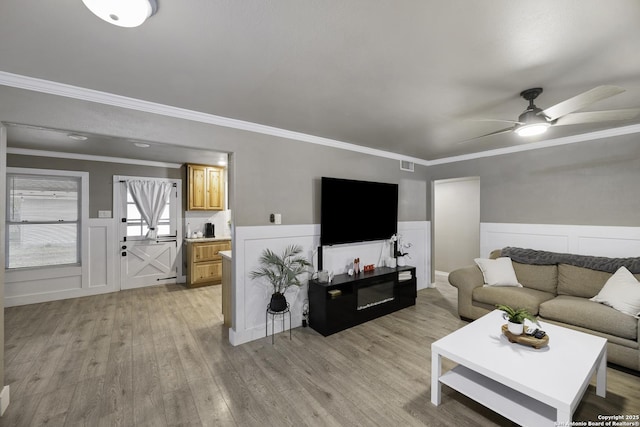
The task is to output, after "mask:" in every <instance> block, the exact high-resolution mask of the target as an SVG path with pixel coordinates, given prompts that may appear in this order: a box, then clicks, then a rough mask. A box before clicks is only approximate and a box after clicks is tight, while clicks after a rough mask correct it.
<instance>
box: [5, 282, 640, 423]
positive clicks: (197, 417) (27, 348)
mask: <svg viewBox="0 0 640 427" xmlns="http://www.w3.org/2000/svg"><path fill="white" fill-rule="evenodd" d="M456 297H457V294H456V290H455V288H453V287H451V286H450V285H448V284H446V283H439V284H438V286H437V288H435V289H425V290H422V291H420V292H419V293H418V302H417V305H416V306H415V307H410V308H407V309H405V310H402V311H400V312H396V313H393V314H391V315H388V316H385V317H383V318H380V319H376V320H374V321H371V322H368V323H366V324H363V325H360V326H357V327H355V328H352V329H349V330H347V331H344V332H341V333H338V334H335V335H332V336H330V337H327V338H323V337H322V336H321V335H319V334H318V333H316V332H314V331H313V330H312V329H310V328H297V329H295V330H294V331H293V339H292V340H289V334H288V333H286V334H279V335H277V336H276V342H275V345H272V344H271V339H270V338H269V339H260V340H258V341H254V342H251V343H248V344H245V345H242V346H238V347H232V346H231V345H229V344H228V341H227V336H226V333H225V330H224V328H223V326H222V318H221V315H220V308H219V307H220V286H213V287H206V288H199V289H189V290H188V289H185V288H183V287H181V286H155V287H149V288H144V289H139V290H131V291H123V292H117V293H112V294H108V295H101V296H95V297H87V298H79V299H73V300H66V301H57V302H50V303H45V304H36V305H29V306H23V307H15V308H8V309H6V310H5V327H6V342H5V373H6V383H8V384H10V386H11V405H10V406H9V408H8V409H7V412H6V413H5V415H4V417H2V419H0V425H2V426H42V425H52V426H80V425H86V426H92V427H93V426H117V425H123V426H143V425H144V426H164V425H207V426H282V425H284V426H287V425H291V426H294V425H295V426H304V425H312V426H357V425H361V426H421V425H426V426H452V425H456V426H491V425H511V423H510V422H509V421H508V420H506V419H504V418H502V417H501V416H499V415H497V414H495V413H493V412H491V411H489V410H487V409H485V408H483V407H482V406H480V405H478V404H476V403H475V402H473V401H471V400H469V399H467V398H465V397H464V396H461V395H460V394H458V393H456V392H454V391H453V390H450V389H448V388H447V387H443V391H444V396H443V402H442V405H441V406H439V407H434V406H432V405H431V403H430V364H431V359H430V350H429V348H430V344H431V343H432V342H433V341H435V340H436V339H438V338H440V337H442V336H444V335H446V334H447V333H449V332H451V331H453V330H455V329H456V328H458V327H460V326H462V325H463V324H464V322H462V321H461V320H459V319H458V318H457V316H456V308H455V307H456ZM449 367H451V364H449V365H447V364H445V369H448V368H449ZM532 374H533V375H535V372H534V373H532ZM608 375H609V377H608V380H609V381H608V394H607V398H606V399H602V398H599V397H597V396H596V395H595V390H594V387H593V384H592V385H591V386H589V388H588V390H587V392H586V395H585V398H584V399H583V401H582V403H581V404H580V406H579V407H578V409H577V411H576V414H575V420H584V421H589V420H597V417H598V415H600V414H602V415H634V414H640V378H639V377H637V376H634V375H631V374H629V373H625V372H623V371H621V370H617V369H612V368H608Z"/></svg>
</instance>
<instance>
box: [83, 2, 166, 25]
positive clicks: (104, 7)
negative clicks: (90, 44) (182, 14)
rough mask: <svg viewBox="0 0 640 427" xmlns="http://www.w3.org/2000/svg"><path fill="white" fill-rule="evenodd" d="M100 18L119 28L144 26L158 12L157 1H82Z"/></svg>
mask: <svg viewBox="0 0 640 427" xmlns="http://www.w3.org/2000/svg"><path fill="white" fill-rule="evenodd" d="M82 2H83V3H84V5H85V6H86V7H87V8H88V9H89V10H90V11H91V12H93V14H94V15H96V16H97V17H98V18H100V19H102V20H104V21H106V22H108V23H110V24H113V25H117V26H119V27H127V28H133V27H138V26H140V25H142V24H143V23H144V22H145V21H146V20H147V18H149V17H150V16H152V15H153V14H154V13H156V11H157V10H158V3H157V2H156V0H82Z"/></svg>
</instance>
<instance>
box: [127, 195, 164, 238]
mask: <svg viewBox="0 0 640 427" xmlns="http://www.w3.org/2000/svg"><path fill="white" fill-rule="evenodd" d="M126 191H127V237H142V236H144V235H146V234H147V231H148V230H149V228H148V227H149V226H148V224H147V222H146V221H145V220H144V218H142V215H141V214H140V211H139V210H138V207H137V206H136V204H135V203H134V201H133V197H131V193H130V192H129V190H128V189H127V190H126ZM172 199H173V198H172V197H169V200H167V204H166V205H165V207H164V210H163V211H162V215H161V216H160V221H158V237H160V236H170V235H171V215H170V213H171V201H172Z"/></svg>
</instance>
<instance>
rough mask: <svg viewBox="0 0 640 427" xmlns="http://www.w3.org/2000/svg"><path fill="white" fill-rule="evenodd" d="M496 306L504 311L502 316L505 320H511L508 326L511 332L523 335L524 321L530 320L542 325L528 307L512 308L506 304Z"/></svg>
mask: <svg viewBox="0 0 640 427" xmlns="http://www.w3.org/2000/svg"><path fill="white" fill-rule="evenodd" d="M496 308H497V309H498V310H502V311H504V313H503V314H502V317H503V318H504V320H507V321H509V324H508V328H509V332H511V334H513V335H522V333H523V332H524V321H525V319H526V320H530V321H531V322H533V323H535V324H536V325H538V326H539V325H540V324H539V323H538V319H536V318H535V317H534V316H533V315H532V314H531V313H529V311H528V310H527V309H526V308H516V309H514V308H511V307H509V306H508V305H505V304H497V305H496Z"/></svg>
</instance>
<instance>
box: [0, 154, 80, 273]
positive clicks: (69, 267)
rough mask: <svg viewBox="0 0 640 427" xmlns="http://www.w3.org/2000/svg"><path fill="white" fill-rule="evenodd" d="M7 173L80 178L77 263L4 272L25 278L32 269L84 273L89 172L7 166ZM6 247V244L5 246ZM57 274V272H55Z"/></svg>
mask: <svg viewBox="0 0 640 427" xmlns="http://www.w3.org/2000/svg"><path fill="white" fill-rule="evenodd" d="M7 174H16V175H38V176H61V177H73V178H79V179H80V189H79V194H80V203H79V209H80V210H79V212H78V222H79V226H78V251H79V260H78V264H61V265H44V266H37V267H22V268H12V269H7V268H5V272H6V273H7V274H10V275H11V277H12V278H16V279H17V278H19V277H21V276H24V278H25V279H27V278H28V277H30V276H31V275H33V274H34V273H33V271H42V270H54V269H55V270H56V271H57V272H58V274H60V275H66V274H69V273H71V272H77V273H79V274H82V273H85V272H86V269H87V268H88V266H87V263H86V260H87V255H88V252H87V251H88V246H87V235H88V222H89V221H88V220H89V172H82V171H67V170H59V169H35V168H15V167H8V168H7ZM8 197H9V193H7V195H6V198H7V199H8ZM8 244H9V240H8V234H7V237H6V238H5V245H8ZM5 247H6V246H5ZM6 256H7V261H8V257H9V252H8V248H7V249H6ZM7 265H8V263H7ZM56 275H57V274H56Z"/></svg>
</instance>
